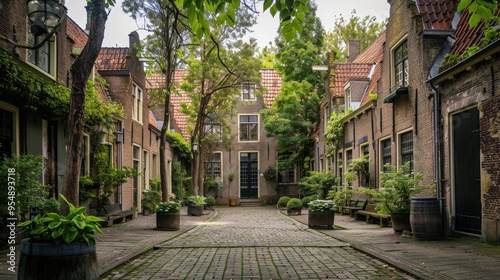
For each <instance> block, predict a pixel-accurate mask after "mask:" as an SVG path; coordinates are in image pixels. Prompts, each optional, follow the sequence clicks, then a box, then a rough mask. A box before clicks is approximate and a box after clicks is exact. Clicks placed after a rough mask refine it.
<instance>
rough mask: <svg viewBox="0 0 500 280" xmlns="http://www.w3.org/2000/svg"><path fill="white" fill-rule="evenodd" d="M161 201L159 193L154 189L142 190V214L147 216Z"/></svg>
mask: <svg viewBox="0 0 500 280" xmlns="http://www.w3.org/2000/svg"><path fill="white" fill-rule="evenodd" d="M160 201H161V194H160V192H158V191H154V190H144V192H143V198H142V200H141V203H142V214H143V215H144V216H148V215H150V214H152V213H154V212H155V211H156V207H158V204H159V203H160Z"/></svg>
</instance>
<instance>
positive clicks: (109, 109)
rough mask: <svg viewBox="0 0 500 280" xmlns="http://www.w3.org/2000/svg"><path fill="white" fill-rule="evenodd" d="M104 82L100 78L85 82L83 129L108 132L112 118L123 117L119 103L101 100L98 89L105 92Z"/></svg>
mask: <svg viewBox="0 0 500 280" xmlns="http://www.w3.org/2000/svg"><path fill="white" fill-rule="evenodd" d="M106 86H107V84H106V81H105V80H104V79H102V78H96V80H95V82H94V81H91V80H89V81H88V82H87V90H86V92H85V116H84V120H85V127H86V128H87V129H91V128H92V127H94V126H99V127H104V128H106V129H108V130H111V129H113V128H114V125H115V124H114V119H115V118H114V117H116V116H122V117H123V116H124V115H125V113H124V111H123V106H122V104H120V103H116V102H112V101H111V100H107V101H106V102H104V101H102V100H101V97H100V95H99V91H98V87H100V88H101V90H103V91H104V90H105V89H104V87H106ZM68 106H69V105H68Z"/></svg>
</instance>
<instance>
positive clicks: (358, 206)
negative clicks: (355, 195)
mask: <svg viewBox="0 0 500 280" xmlns="http://www.w3.org/2000/svg"><path fill="white" fill-rule="evenodd" d="M367 204H368V200H356V202H355V203H354V205H352V206H345V207H344V208H343V209H345V210H348V211H349V216H350V217H351V218H354V216H355V214H356V212H358V211H363V210H365V209H366V205H367Z"/></svg>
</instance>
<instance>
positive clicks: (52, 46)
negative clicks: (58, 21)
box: [26, 24, 57, 78]
mask: <svg viewBox="0 0 500 280" xmlns="http://www.w3.org/2000/svg"><path fill="white" fill-rule="evenodd" d="M29 26H30V25H29V24H28V25H27V27H28V30H27V35H26V36H27V38H28V42H30V43H31V44H33V43H34V41H35V37H34V36H33V35H32V34H31V33H30V32H29ZM56 39H57V38H56V35H55V34H54V35H53V36H52V38H50V39H49V40H47V42H45V43H44V44H43V45H42V47H40V48H38V49H36V50H29V49H26V62H27V63H28V64H30V65H32V66H33V67H34V68H37V69H39V70H40V72H41V73H43V74H45V75H47V76H49V77H51V78H56V74H57V68H56V66H57V44H56V42H57V40H56ZM46 44H47V45H48V49H49V50H48V60H47V63H48V64H49V67H48V69H43V68H41V67H40V66H39V64H38V63H37V62H32V61H30V60H29V57H30V53H35V54H37V53H39V52H40V51H41V50H42V48H43V46H45V45H46Z"/></svg>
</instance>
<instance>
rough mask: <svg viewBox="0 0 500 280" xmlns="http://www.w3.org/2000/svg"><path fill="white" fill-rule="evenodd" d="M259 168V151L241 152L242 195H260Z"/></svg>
mask: <svg viewBox="0 0 500 280" xmlns="http://www.w3.org/2000/svg"><path fill="white" fill-rule="evenodd" d="M258 172H259V169H258V155H257V153H241V154H240V197H241V198H257V197H258V195H259V183H258V182H259V174H258Z"/></svg>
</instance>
